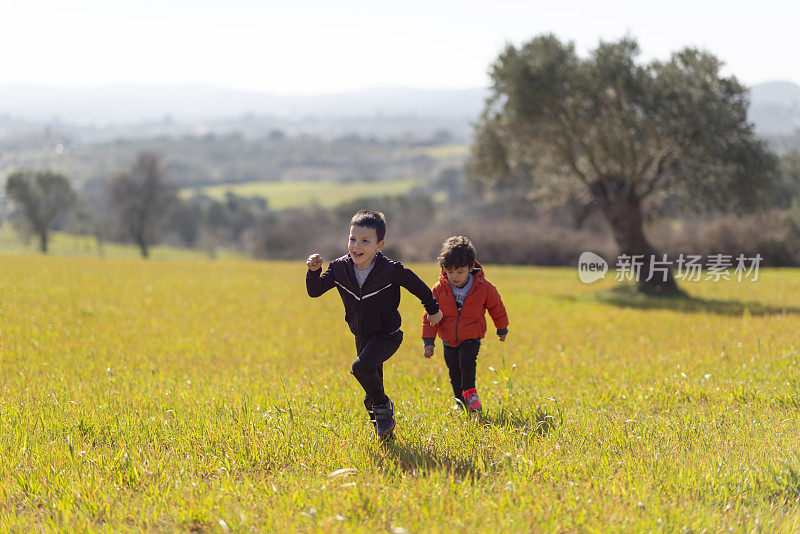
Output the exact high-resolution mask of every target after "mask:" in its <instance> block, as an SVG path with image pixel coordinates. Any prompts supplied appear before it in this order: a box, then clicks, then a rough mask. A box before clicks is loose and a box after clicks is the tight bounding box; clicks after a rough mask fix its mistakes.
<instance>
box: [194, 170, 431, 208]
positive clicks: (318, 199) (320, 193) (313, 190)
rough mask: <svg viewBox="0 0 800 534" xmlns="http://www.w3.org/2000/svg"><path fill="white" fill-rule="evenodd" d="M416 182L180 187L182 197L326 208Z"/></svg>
mask: <svg viewBox="0 0 800 534" xmlns="http://www.w3.org/2000/svg"><path fill="white" fill-rule="evenodd" d="M417 185H419V181H418V180H414V179H410V178H409V179H402V180H390V181H384V182H351V183H344V184H343V183H339V182H303V181H297V182H247V183H242V184H222V185H215V186H209V187H204V188H201V189H196V188H187V189H184V190H182V192H181V195H182V196H183V197H191V196H192V195H194V194H195V193H197V192H200V193H202V194H204V195H208V196H210V197H212V198H215V199H217V200H220V199H223V198H224V197H225V193H227V192H228V191H230V192H232V193H235V194H237V195H239V196H244V197H261V198H266V199H267V201H268V202H269V207H270V208H271V209H285V208H296V207H300V206H307V205H309V204H319V205H320V206H324V207H327V208H331V207H334V206H338V205H339V204H342V203H344V202H349V201H352V200H353V199H354V198H366V197H374V196H392V195H402V194H404V193H407V192H409V191H410V190H411V189H413V188H414V187H416V186H417Z"/></svg>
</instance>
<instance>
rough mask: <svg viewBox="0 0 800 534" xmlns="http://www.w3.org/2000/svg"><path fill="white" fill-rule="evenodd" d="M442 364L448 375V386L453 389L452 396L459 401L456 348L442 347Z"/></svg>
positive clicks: (459, 377)
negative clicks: (444, 365) (445, 366)
mask: <svg viewBox="0 0 800 534" xmlns="http://www.w3.org/2000/svg"><path fill="white" fill-rule="evenodd" d="M444 363H446V364H447V371H448V372H449V373H450V385H451V386H452V387H453V396H454V397H455V398H456V399H457V400H461V391H462V390H461V367H460V365H459V362H458V347H449V346H447V345H445V346H444Z"/></svg>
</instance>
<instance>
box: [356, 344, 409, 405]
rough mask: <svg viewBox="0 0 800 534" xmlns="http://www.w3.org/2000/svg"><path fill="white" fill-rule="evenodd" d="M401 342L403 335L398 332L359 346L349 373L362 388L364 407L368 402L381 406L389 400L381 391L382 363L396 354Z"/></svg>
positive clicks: (382, 390)
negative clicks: (359, 348) (364, 396)
mask: <svg viewBox="0 0 800 534" xmlns="http://www.w3.org/2000/svg"><path fill="white" fill-rule="evenodd" d="M402 342H403V333H402V332H400V331H398V332H397V333H396V334H392V335H391V336H386V337H385V338H383V339H378V338H371V339H370V340H369V341H367V342H366V343H364V344H363V346H361V350H360V351H359V353H358V357H357V358H356V360H355V361H354V362H353V366H352V368H351V369H350V372H351V373H352V374H353V376H355V377H356V380H358V382H359V383H360V384H361V387H362V388H364V392H365V393H366V398H365V399H364V404H365V405H366V404H367V403H368V402H369V401H372V402H371V404H372V405H379V404H381V405H382V404H384V403H386V402H387V401H388V400H389V398H388V397H387V396H386V393H385V392H384V389H383V362H385V361H386V360H388V359H389V358H391V357H392V355H393V354H394V353H395V352H397V349H399V348H400V344H401V343H402ZM357 345H358V344H357Z"/></svg>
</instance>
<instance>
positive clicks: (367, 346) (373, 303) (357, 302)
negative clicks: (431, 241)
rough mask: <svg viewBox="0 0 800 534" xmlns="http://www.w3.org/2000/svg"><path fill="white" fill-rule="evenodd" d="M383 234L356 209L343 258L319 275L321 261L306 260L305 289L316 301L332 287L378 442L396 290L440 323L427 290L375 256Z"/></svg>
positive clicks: (394, 345) (385, 411)
mask: <svg viewBox="0 0 800 534" xmlns="http://www.w3.org/2000/svg"><path fill="white" fill-rule="evenodd" d="M385 235H386V220H385V219H384V216H383V214H382V213H379V212H375V211H369V210H361V211H359V212H358V213H356V214H355V215H354V216H353V218H352V220H351V221H350V235H349V237H348V242H347V250H348V254H346V255H345V256H342V257H341V258H338V259H336V260H333V261H332V262H331V263H330V264H329V265H328V270H326V271H325V272H324V273H322V274H321V275H320V272H321V267H322V262H323V260H322V257H321V256H320V255H319V254H311V255H310V256H309V257H308V259H307V260H306V265H307V266H308V273H307V274H306V289H307V290H308V295H309V296H310V297H319V296H320V295H322V294H323V293H325V292H326V291H328V290H329V289H332V288H333V287H334V286H336V289H338V290H339V296H340V297H341V298H342V303H343V304H344V311H345V314H344V318H345V321H347V324H348V325H349V326H350V331H351V332H352V333H353V335H354V336H355V342H356V353H357V357H356V359H355V361H354V362H353V366H352V368H351V370H350V372H351V373H352V374H353V376H355V377H356V380H358V382H359V383H360V384H361V387H362V388H364V392H365V393H366V396H365V397H364V407H365V408H366V409H367V412H368V413H369V415H370V420H371V421H372V422H373V424H374V425H375V429H376V431H377V433H378V436H379V437H380V438H381V439H385V438H389V437H391V436H392V431H393V430H394V427H395V420H394V404H393V403H392V401H391V400H390V399H389V397H388V396H387V395H386V392H385V391H384V388H383V363H384V362H385V361H386V360H388V359H389V358H391V357H392V355H393V354H394V353H395V352H396V351H397V349H398V348H400V344H401V343H402V341H403V332H402V331H401V330H400V313H399V312H398V311H397V307H398V306H399V305H400V286H402V287H405V288H406V289H407V290H408V291H410V292H411V293H413V294H414V296H416V297H417V298H418V299H419V300H420V301H421V302H422V304H423V305H424V306H425V310H426V311H427V316H428V317H429V318H430V322H431V324H436V323H437V322H438V321H439V320H440V319H441V318H442V313H441V312H440V311H439V305H438V304H437V302H436V299H435V298H434V297H433V295H432V294H431V290H430V289H428V286H427V285H425V283H424V282H423V281H422V280H420V278H419V277H418V276H417V275H416V274H414V273H413V272H412V271H411V270H409V269H406V268H405V267H403V265H402V264H401V263H400V262H397V261H392V260H390V259H389V258H387V257H385V256H384V255H383V254H382V253H381V249H382V248H383V246H384V244H385V243H384V237H385Z"/></svg>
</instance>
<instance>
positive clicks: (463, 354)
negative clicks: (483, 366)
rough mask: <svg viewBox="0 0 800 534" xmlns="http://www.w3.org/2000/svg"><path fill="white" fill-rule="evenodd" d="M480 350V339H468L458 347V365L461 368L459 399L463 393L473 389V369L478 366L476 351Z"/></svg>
mask: <svg viewBox="0 0 800 534" xmlns="http://www.w3.org/2000/svg"><path fill="white" fill-rule="evenodd" d="M480 348H481V340H480V339H468V340H466V341H464V342H463V343H462V344H461V345H459V346H458V364H459V367H460V368H461V383H460V384H459V391H458V396H459V397H461V393H462V392H463V391H466V390H468V389H474V388H475V369H476V368H477V366H478V351H479V350H480Z"/></svg>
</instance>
